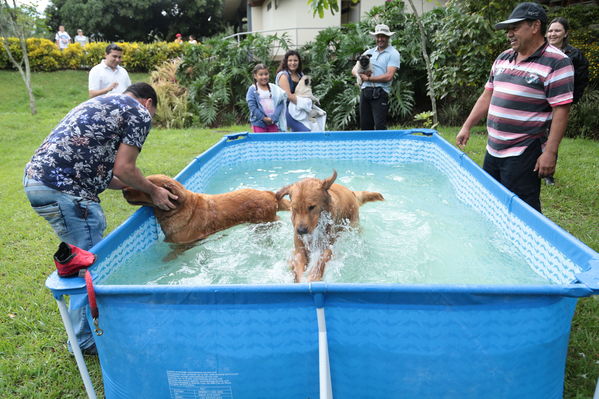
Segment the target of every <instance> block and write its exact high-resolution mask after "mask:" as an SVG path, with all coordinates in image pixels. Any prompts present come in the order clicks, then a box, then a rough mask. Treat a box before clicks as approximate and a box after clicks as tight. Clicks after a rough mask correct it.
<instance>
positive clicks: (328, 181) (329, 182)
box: [322, 169, 337, 190]
mask: <svg viewBox="0 0 599 399" xmlns="http://www.w3.org/2000/svg"><path fill="white" fill-rule="evenodd" d="M336 178H337V171H336V170H335V169H333V174H332V175H331V177H329V178H328V179H324V180H323V181H322V188H323V189H324V190H328V189H329V188H331V186H332V185H333V183H334V182H335V179H336Z"/></svg>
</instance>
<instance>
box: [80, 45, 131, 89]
mask: <svg viewBox="0 0 599 399" xmlns="http://www.w3.org/2000/svg"><path fill="white" fill-rule="evenodd" d="M122 58H123V49H122V48H121V47H119V46H117V45H116V44H114V43H112V44H109V45H108V46H107V47H106V56H105V58H104V59H103V60H102V62H100V63H99V64H98V65H96V66H95V67H93V68H92V69H91V71H89V86H88V88H89V97H90V98H92V97H96V96H101V95H103V94H107V93H114V94H120V93H123V92H124V91H125V90H126V89H127V87H129V86H130V85H131V79H129V74H128V73H127V70H126V69H125V68H123V67H122V66H120V65H119V64H120V63H121V61H122Z"/></svg>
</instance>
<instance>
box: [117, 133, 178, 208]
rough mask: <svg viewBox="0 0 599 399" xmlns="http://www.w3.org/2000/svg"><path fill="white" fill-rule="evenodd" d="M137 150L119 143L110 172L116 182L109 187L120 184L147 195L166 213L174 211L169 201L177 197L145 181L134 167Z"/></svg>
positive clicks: (173, 206)
mask: <svg viewBox="0 0 599 399" xmlns="http://www.w3.org/2000/svg"><path fill="white" fill-rule="evenodd" d="M138 155H139V149H138V148H137V147H134V146H132V145H128V144H125V143H121V145H120V146H119V149H118V151H117V153H116V159H115V161H114V168H113V170H112V172H113V174H114V176H115V177H116V180H115V179H113V180H112V181H111V182H110V186H111V187H115V188H117V187H118V186H119V185H121V184H126V185H127V186H130V187H133V188H135V189H137V190H140V191H143V192H144V193H147V194H149V195H150V197H151V198H152V202H153V203H154V205H156V206H157V207H158V208H160V209H163V210H165V211H168V210H170V209H175V207H176V206H175V205H173V203H172V202H171V200H176V199H177V196H176V195H174V194H172V193H171V192H170V191H168V190H166V189H165V188H163V187H158V186H156V185H154V184H153V183H152V182H151V181H149V180H148V179H146V178H145V177H144V175H143V174H142V173H141V171H140V170H139V168H138V167H137V166H135V162H136V160H137V156H138Z"/></svg>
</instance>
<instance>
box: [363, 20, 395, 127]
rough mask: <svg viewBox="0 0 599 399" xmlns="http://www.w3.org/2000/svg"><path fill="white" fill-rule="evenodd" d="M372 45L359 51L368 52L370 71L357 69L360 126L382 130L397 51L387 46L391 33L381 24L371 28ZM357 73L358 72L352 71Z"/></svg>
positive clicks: (385, 125)
mask: <svg viewBox="0 0 599 399" xmlns="http://www.w3.org/2000/svg"><path fill="white" fill-rule="evenodd" d="M370 34H371V35H372V36H374V37H375V38H376V47H374V48H371V49H369V50H366V51H365V52H364V54H363V55H369V54H370V55H371V58H370V63H371V64H372V75H366V74H363V73H359V76H360V78H361V79H362V85H361V86H360V89H361V92H360V129H362V130H373V129H376V130H386V129H387V114H388V111H389V92H390V91H391V83H392V81H393V75H395V71H397V70H398V69H399V52H398V51H397V50H396V49H395V48H394V47H393V46H391V44H390V42H391V36H393V35H394V34H395V32H391V31H389V27H388V26H387V25H384V24H380V25H377V26H376V27H375V29H374V32H370ZM356 74H358V72H356Z"/></svg>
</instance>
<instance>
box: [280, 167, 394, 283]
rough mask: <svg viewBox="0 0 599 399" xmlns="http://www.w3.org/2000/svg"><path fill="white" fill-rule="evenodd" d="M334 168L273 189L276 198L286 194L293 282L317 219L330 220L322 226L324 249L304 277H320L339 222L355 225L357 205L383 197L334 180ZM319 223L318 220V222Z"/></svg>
mask: <svg viewBox="0 0 599 399" xmlns="http://www.w3.org/2000/svg"><path fill="white" fill-rule="evenodd" d="M336 178H337V172H336V171H333V175H332V176H331V177H329V178H328V179H324V180H320V179H316V178H307V179H303V180H300V181H299V182H297V183H294V184H291V185H288V186H286V187H283V188H282V189H280V190H279V191H278V192H277V199H278V200H282V199H283V197H285V196H286V195H288V196H289V199H290V202H291V222H292V223H293V229H294V237H293V242H294V245H295V250H294V255H293V258H292V260H291V268H292V269H293V272H294V274H295V282H300V281H301V277H302V275H303V273H304V271H305V270H306V266H307V265H308V263H309V261H310V253H309V252H310V250H309V248H308V247H307V245H306V241H307V240H308V239H309V237H310V236H313V233H314V231H315V230H316V229H317V227H318V226H319V223H320V222H321V219H323V220H324V218H325V217H329V218H330V221H331V222H332V223H328V224H326V225H325V226H324V230H325V231H324V240H325V241H326V242H325V243H324V244H325V247H324V250H323V251H322V254H321V255H320V257H319V259H318V261H317V262H316V265H315V267H314V268H313V269H312V271H311V272H310V275H309V276H308V281H319V280H321V279H322V275H323V274H324V269H325V266H326V263H327V262H328V261H329V259H330V258H331V255H332V251H331V246H332V244H333V243H334V241H335V238H336V235H337V233H338V231H339V228H340V226H341V224H342V223H349V224H350V225H351V226H357V225H358V221H359V218H360V214H359V208H360V205H362V204H364V203H366V202H370V201H383V200H384V198H383V195H382V194H380V193H376V192H370V191H351V190H350V189H348V188H346V187H344V186H342V185H340V184H335V183H334V182H335V179H336ZM321 225H322V224H321Z"/></svg>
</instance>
